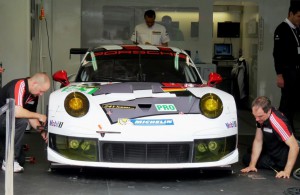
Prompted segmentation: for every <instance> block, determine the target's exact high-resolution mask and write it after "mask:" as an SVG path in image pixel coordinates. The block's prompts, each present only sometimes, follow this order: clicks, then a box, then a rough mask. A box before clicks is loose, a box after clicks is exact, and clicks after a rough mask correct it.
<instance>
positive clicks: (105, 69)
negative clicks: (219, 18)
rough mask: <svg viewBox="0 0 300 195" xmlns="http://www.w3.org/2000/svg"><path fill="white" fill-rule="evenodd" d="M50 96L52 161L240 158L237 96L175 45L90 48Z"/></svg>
mask: <svg viewBox="0 0 300 195" xmlns="http://www.w3.org/2000/svg"><path fill="white" fill-rule="evenodd" d="M53 79H54V80H55V81H59V82H61V83H62V88H60V89H58V90H56V91H54V92H52V93H51V95H50V99H49V112H48V133H49V142H48V148H47V156H48V160H49V161H50V162H51V164H52V166H60V165H64V166H66V165H70V166H83V167H109V168H134V169H178V168H201V167H228V166H230V165H231V164H233V163H236V162H237V161H238V149H237V141H238V140H237V138H238V124H237V110H236V104H235V101H234V98H233V96H232V95H230V94H228V93H226V92H224V91H221V90H219V89H217V88H215V87H213V85H215V84H217V83H219V82H221V81H222V78H221V76H220V75H218V74H216V73H211V74H210V75H209V81H208V82H207V83H206V82H203V80H202V78H201V76H200V75H199V72H198V71H197V68H196V66H195V65H194V63H193V61H192V60H191V58H190V57H189V55H188V54H187V53H186V52H185V51H184V50H181V49H178V48H173V47H156V46H151V45H104V46H101V47H97V48H93V49H87V50H86V52H85V55H84V57H83V59H82V61H81V65H80V67H79V70H78V73H77V75H76V78H75V82H71V83H70V82H69V81H68V77H67V73H66V72H65V71H63V70H61V71H58V72H56V73H55V74H54V75H53Z"/></svg>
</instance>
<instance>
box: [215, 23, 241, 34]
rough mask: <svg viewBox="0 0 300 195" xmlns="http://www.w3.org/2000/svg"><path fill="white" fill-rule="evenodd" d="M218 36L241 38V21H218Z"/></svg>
mask: <svg viewBox="0 0 300 195" xmlns="http://www.w3.org/2000/svg"><path fill="white" fill-rule="evenodd" d="M217 37H218V38H239V37H240V23H239V22H218V28H217Z"/></svg>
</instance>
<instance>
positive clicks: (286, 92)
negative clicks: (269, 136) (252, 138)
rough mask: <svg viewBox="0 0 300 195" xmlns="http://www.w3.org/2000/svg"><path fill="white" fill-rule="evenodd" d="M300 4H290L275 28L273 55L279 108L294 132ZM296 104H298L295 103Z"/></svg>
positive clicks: (299, 73)
mask: <svg viewBox="0 0 300 195" xmlns="http://www.w3.org/2000/svg"><path fill="white" fill-rule="evenodd" d="M299 25H300V4H291V6H290V8H289V13H288V18H286V19H285V20H284V21H283V22H282V23H281V24H279V25H278V27H277V28H276V30H275V33H274V49H273V57H274V62H275V70H276V74H277V86H278V87H279V88H281V100H280V107H279V110H280V111H281V112H282V113H283V114H284V115H285V116H286V117H287V118H288V120H289V121H290V123H291V126H292V129H293V132H294V133H295V129H294V125H293V124H294V123H293V117H294V114H295V111H296V108H297V107H298V108H299V99H300V97H299V94H300V93H299V92H298V91H299V84H300V38H299V36H300V34H299V31H298V30H299ZM297 104H298V105H297Z"/></svg>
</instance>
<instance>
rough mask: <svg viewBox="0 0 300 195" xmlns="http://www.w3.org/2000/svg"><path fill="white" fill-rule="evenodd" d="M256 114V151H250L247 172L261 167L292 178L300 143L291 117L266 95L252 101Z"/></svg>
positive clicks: (243, 170)
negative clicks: (287, 116) (299, 143)
mask: <svg viewBox="0 0 300 195" xmlns="http://www.w3.org/2000/svg"><path fill="white" fill-rule="evenodd" d="M252 114H253V115H254V117H255V120H256V127H257V128H256V134H255V138H254V141H253V145H252V153H251V155H250V154H246V155H245V156H244V158H243V162H244V164H245V165H246V166H248V167H246V168H244V169H242V170H241V171H242V172H244V173H247V172H250V171H255V172H257V168H266V169H273V170H274V171H276V178H289V177H290V174H291V172H292V169H293V167H294V164H295V162H296V160H297V156H298V153H299V146H298V143H297V140H296V138H295V137H294V135H293V133H292V128H291V126H290V123H289V121H288V119H287V118H286V117H285V116H284V115H283V114H282V113H281V112H279V111H278V110H276V109H275V108H274V107H272V105H271V101H270V100H269V99H268V98H267V97H264V96H261V97H258V98H256V99H255V100H254V101H253V103H252Z"/></svg>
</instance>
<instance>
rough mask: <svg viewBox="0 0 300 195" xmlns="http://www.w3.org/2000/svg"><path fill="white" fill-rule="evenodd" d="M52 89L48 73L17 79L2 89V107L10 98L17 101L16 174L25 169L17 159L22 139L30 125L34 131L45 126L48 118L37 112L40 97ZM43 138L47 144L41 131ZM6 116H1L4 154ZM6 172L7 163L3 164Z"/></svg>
mask: <svg viewBox="0 0 300 195" xmlns="http://www.w3.org/2000/svg"><path fill="white" fill-rule="evenodd" d="M49 88H50V79H49V77H48V76H47V74H46V73H36V74H34V75H33V76H32V77H30V78H22V79H15V80H12V81H10V82H9V83H7V84H6V85H5V86H4V87H3V88H1V89H0V107H2V106H3V105H5V104H6V101H7V99H8V98H12V99H14V100H15V117H16V119H15V153H14V154H15V162H14V172H22V171H23V170H24V169H23V167H22V166H20V165H19V163H18V161H17V159H18V157H19V155H20V152H21V147H22V139H23V135H24V132H25V130H26V127H27V125H28V123H29V124H30V125H31V127H33V128H34V129H38V126H43V125H44V124H45V123H46V121H47V116H46V115H44V114H40V113H37V112H36V108H37V104H38V97H39V96H41V95H43V94H44V93H45V92H46V91H48V89H49ZM40 133H41V136H42V138H43V139H44V140H45V141H46V142H47V134H46V132H45V131H41V132H40ZM5 134H6V115H5V114H3V115H1V116H0V144H1V148H2V151H1V152H2V154H3V153H4V151H5V150H4V149H5ZM2 169H3V170H5V162H3V164H2Z"/></svg>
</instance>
